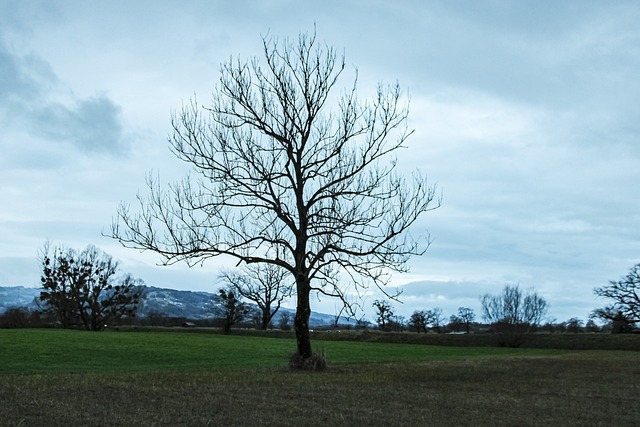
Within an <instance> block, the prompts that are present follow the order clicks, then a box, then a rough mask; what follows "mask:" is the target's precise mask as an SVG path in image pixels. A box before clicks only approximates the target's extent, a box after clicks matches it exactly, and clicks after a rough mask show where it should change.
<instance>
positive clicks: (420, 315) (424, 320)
mask: <svg viewBox="0 0 640 427" xmlns="http://www.w3.org/2000/svg"><path fill="white" fill-rule="evenodd" d="M429 321H430V320H429V316H428V313H427V312H426V311H425V310H416V311H414V312H413V314H412V315H411V317H410V318H409V327H410V328H412V329H413V330H414V331H416V332H418V333H420V332H427V325H428V324H429Z"/></svg>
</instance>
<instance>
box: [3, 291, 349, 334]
mask: <svg viewBox="0 0 640 427" xmlns="http://www.w3.org/2000/svg"><path fill="white" fill-rule="evenodd" d="M143 288H144V291H143V294H142V298H141V303H140V305H139V307H138V315H139V316H141V317H148V316H149V315H150V314H154V313H158V314H161V315H163V316H167V317H174V318H185V319H192V320H201V319H207V318H212V317H213V315H212V312H211V310H212V307H213V305H214V303H216V302H218V300H219V296H218V295H217V294H216V293H213V292H204V291H188V290H177V289H170V288H158V287H155V286H147V285H145V286H143ZM40 292H41V288H29V287H25V286H0V314H2V313H4V312H5V311H7V310H8V309H9V308H13V307H21V308H27V309H30V310H35V309H37V308H38V306H37V304H36V302H35V300H36V299H37V298H38V296H39V295H40ZM251 305H254V304H251ZM284 312H289V313H290V314H291V315H292V316H291V317H292V318H293V315H295V310H293V309H290V308H286V307H280V309H279V310H278V313H276V315H275V317H274V319H273V320H272V321H273V323H274V324H277V322H278V320H279V319H280V317H281V316H282V313H284ZM334 320H335V316H334V315H330V314H325V313H314V312H312V313H311V318H310V319H309V325H310V326H311V327H319V326H329V325H332V324H333V323H334ZM340 323H341V324H345V323H347V324H355V321H353V320H350V319H345V318H341V319H340Z"/></svg>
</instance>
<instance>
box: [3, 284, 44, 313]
mask: <svg viewBox="0 0 640 427" xmlns="http://www.w3.org/2000/svg"><path fill="white" fill-rule="evenodd" d="M39 296H40V289H39V288H25V287H24V286H0V314H2V313H4V312H5V311H6V310H7V309H9V308H11V307H25V308H28V309H30V310H33V309H35V308H36V304H35V302H34V299H35V298H37V297H39Z"/></svg>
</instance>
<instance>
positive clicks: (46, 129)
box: [0, 39, 127, 155]
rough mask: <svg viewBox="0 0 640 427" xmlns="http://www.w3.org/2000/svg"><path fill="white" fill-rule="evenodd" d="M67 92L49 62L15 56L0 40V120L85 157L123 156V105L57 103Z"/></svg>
mask: <svg viewBox="0 0 640 427" xmlns="http://www.w3.org/2000/svg"><path fill="white" fill-rule="evenodd" d="M65 89H66V88H64V85H63V84H62V83H61V82H60V81H59V80H58V78H57V77H56V75H55V73H54V72H53V71H52V70H51V68H50V67H49V65H48V64H47V63H46V62H44V61H43V60H41V59H40V58H38V57H36V56H34V55H30V56H19V55H17V54H15V53H13V52H12V51H11V50H10V49H8V48H7V46H6V44H5V43H3V41H2V40H1V39H0V121H2V122H4V127H5V128H9V127H12V128H13V130H14V131H15V130H17V129H16V127H20V129H19V130H20V132H24V133H27V134H29V135H32V136H36V137H39V138H41V139H44V140H46V141H47V142H48V143H50V144H69V145H71V146H74V147H75V148H77V149H79V150H81V151H82V152H85V153H87V154H95V153H99V154H111V155H119V154H122V153H123V152H125V151H126V149H127V147H126V144H125V141H124V138H123V126H122V122H121V111H120V107H119V106H118V105H117V104H116V103H114V102H113V101H112V100H111V99H110V98H108V97H107V96H106V95H99V96H95V97H90V98H77V97H74V96H72V97H71V100H70V101H69V100H66V102H62V100H57V99H56V96H55V95H56V93H58V92H60V91H61V90H65ZM69 104H71V105H69Z"/></svg>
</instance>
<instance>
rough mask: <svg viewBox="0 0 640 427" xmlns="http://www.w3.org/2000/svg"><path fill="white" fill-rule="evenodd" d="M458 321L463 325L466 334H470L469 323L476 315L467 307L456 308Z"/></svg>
mask: <svg viewBox="0 0 640 427" xmlns="http://www.w3.org/2000/svg"><path fill="white" fill-rule="evenodd" d="M457 318H458V320H459V321H460V323H462V324H464V327H465V330H466V332H467V333H469V332H471V323H473V321H474V320H475V319H476V314H475V313H474V312H473V309H471V308H469V307H458V316H457Z"/></svg>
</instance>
